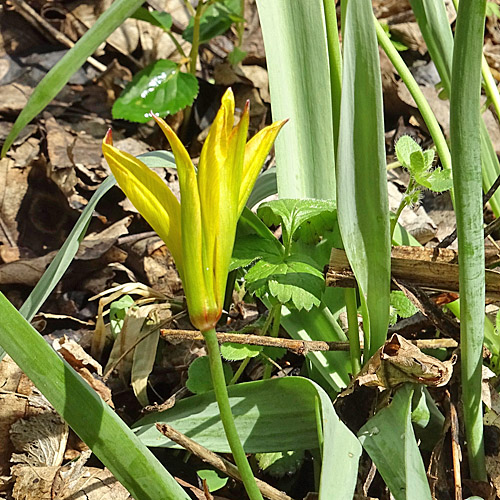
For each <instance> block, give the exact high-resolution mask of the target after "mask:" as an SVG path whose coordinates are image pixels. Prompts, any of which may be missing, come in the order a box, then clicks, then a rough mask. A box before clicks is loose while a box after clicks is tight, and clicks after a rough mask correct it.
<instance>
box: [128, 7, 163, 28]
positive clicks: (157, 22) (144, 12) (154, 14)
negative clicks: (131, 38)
mask: <svg viewBox="0 0 500 500" xmlns="http://www.w3.org/2000/svg"><path fill="white" fill-rule="evenodd" d="M131 17H133V18H134V19H139V20H140V21H147V22H148V23H150V24H152V25H153V26H157V27H158V28H161V29H163V30H165V31H169V30H170V28H171V27H172V16H171V15H170V14H169V13H168V12H161V11H159V10H148V9H146V8H145V7H139V8H138V9H137V10H136V11H135V12H134V13H133V14H132V16H131Z"/></svg>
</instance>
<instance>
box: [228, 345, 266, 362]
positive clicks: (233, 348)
mask: <svg viewBox="0 0 500 500" xmlns="http://www.w3.org/2000/svg"><path fill="white" fill-rule="evenodd" d="M262 349H263V347H262V346H261V345H244V344H235V343H233V342H226V343H224V344H222V345H221V346H220V352H221V354H222V357H223V358H225V359H227V360H228V361H241V360H243V359H246V358H255V357H256V356H258V355H259V354H260V353H261V352H262Z"/></svg>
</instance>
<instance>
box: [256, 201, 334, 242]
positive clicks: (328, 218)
mask: <svg viewBox="0 0 500 500" xmlns="http://www.w3.org/2000/svg"><path fill="white" fill-rule="evenodd" d="M257 213H258V214H259V217H261V219H262V220H263V221H264V222H265V223H266V224H267V225H268V226H273V225H274V226H278V225H279V224H281V225H282V229H283V233H284V234H285V233H286V235H287V238H288V239H289V240H291V239H292V238H293V237H294V235H296V236H297V237H300V238H301V239H304V240H305V242H306V243H313V242H314V241H315V240H316V239H317V238H318V236H319V234H321V232H322V231H323V230H325V229H327V228H328V229H331V228H332V227H333V225H334V223H335V220H336V212H335V203H334V202H333V201H326V200H301V199H282V200H274V201H268V202H266V203H262V205H260V207H259V208H258V209H257ZM296 233H297V234H296Z"/></svg>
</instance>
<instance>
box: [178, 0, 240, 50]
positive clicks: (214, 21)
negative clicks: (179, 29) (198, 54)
mask: <svg viewBox="0 0 500 500" xmlns="http://www.w3.org/2000/svg"><path fill="white" fill-rule="evenodd" d="M235 8H236V9H235ZM238 12H239V4H236V3H235V2H234V1H226V2H217V3H214V4H212V5H210V7H208V8H207V9H206V10H205V12H204V13H203V15H202V16H201V20H200V43H207V42H209V41H210V40H211V39H212V38H214V37H216V36H218V35H222V34H224V33H225V32H226V31H227V30H228V29H229V28H230V27H231V25H232V24H233V23H237V22H243V21H244V19H243V18H242V17H241V16H240V15H238ZM193 26H194V18H193V17H192V18H191V19H190V20H189V24H188V25H187V28H186V29H185V30H184V32H183V33H182V38H184V40H186V41H188V42H192V41H193Z"/></svg>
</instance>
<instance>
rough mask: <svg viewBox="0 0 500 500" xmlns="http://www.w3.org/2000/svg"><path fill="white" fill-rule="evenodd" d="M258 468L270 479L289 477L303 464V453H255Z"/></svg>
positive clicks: (298, 451)
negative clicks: (270, 477)
mask: <svg viewBox="0 0 500 500" xmlns="http://www.w3.org/2000/svg"><path fill="white" fill-rule="evenodd" d="M255 458H256V459H257V462H258V463H259V468H260V469H262V470H264V471H265V473H266V474H269V475H270V476H272V477H278V478H279V477H283V476H286V475H289V476H291V475H292V474H295V473H296V472H297V471H298V469H299V468H300V467H301V465H302V464H303V462H304V458H305V457H304V451H303V450H294V451H276V452H274V453H257V454H256V455H255Z"/></svg>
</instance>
